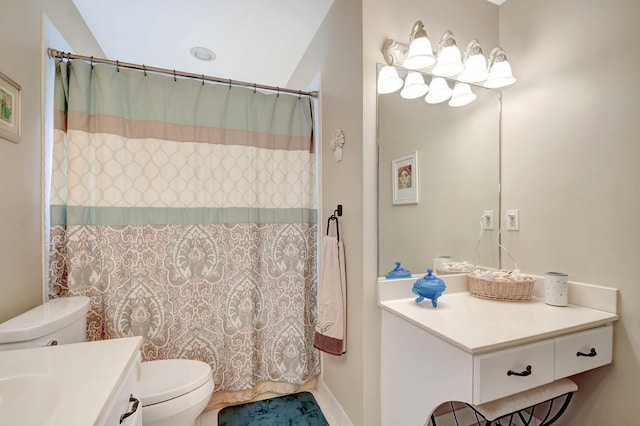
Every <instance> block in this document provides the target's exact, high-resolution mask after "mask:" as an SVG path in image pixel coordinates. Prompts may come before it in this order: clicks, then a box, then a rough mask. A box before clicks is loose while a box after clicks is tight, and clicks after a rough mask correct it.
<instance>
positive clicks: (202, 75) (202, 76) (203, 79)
mask: <svg viewBox="0 0 640 426" xmlns="http://www.w3.org/2000/svg"><path fill="white" fill-rule="evenodd" d="M202 85H203V86H204V74H202Z"/></svg>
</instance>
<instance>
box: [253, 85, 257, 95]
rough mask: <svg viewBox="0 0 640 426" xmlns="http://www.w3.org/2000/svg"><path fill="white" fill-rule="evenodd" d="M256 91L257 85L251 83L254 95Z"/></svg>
mask: <svg viewBox="0 0 640 426" xmlns="http://www.w3.org/2000/svg"><path fill="white" fill-rule="evenodd" d="M257 89H258V83H253V93H254V94H255V93H256V90H257Z"/></svg>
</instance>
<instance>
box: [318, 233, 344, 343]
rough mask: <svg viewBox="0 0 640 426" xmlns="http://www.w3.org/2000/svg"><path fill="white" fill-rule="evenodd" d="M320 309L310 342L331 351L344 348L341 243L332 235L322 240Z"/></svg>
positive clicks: (342, 254)
mask: <svg viewBox="0 0 640 426" xmlns="http://www.w3.org/2000/svg"><path fill="white" fill-rule="evenodd" d="M321 262H322V265H321V269H320V309H319V312H318V325H317V326H316V332H315V335H314V338H313V346H315V347H316V348H318V349H320V350H321V351H324V352H326V353H328V354H332V355H342V354H344V353H345V352H346V349H347V344H346V343H347V340H346V332H347V312H346V309H347V281H346V269H345V260H344V245H343V244H342V241H338V239H337V238H335V237H330V236H328V235H327V236H325V237H324V238H323V240H322V256H321Z"/></svg>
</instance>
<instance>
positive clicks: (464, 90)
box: [449, 83, 478, 107]
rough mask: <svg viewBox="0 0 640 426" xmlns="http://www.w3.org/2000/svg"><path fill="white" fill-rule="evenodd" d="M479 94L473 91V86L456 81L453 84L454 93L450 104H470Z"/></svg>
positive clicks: (457, 105)
mask: <svg viewBox="0 0 640 426" xmlns="http://www.w3.org/2000/svg"><path fill="white" fill-rule="evenodd" d="M477 97H478V95H476V94H475V93H473V91H472V90H471V86H469V85H468V84H467V83H456V85H455V86H453V94H452V95H451V99H450V100H449V106H452V107H461V106H465V105H468V104H470V103H471V102H473V101H475V100H476V98H477Z"/></svg>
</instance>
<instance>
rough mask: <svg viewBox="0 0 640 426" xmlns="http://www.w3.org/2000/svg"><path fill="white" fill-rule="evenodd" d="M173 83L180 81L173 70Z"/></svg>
mask: <svg viewBox="0 0 640 426" xmlns="http://www.w3.org/2000/svg"><path fill="white" fill-rule="evenodd" d="M173 81H178V80H177V79H176V70H173Z"/></svg>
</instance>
